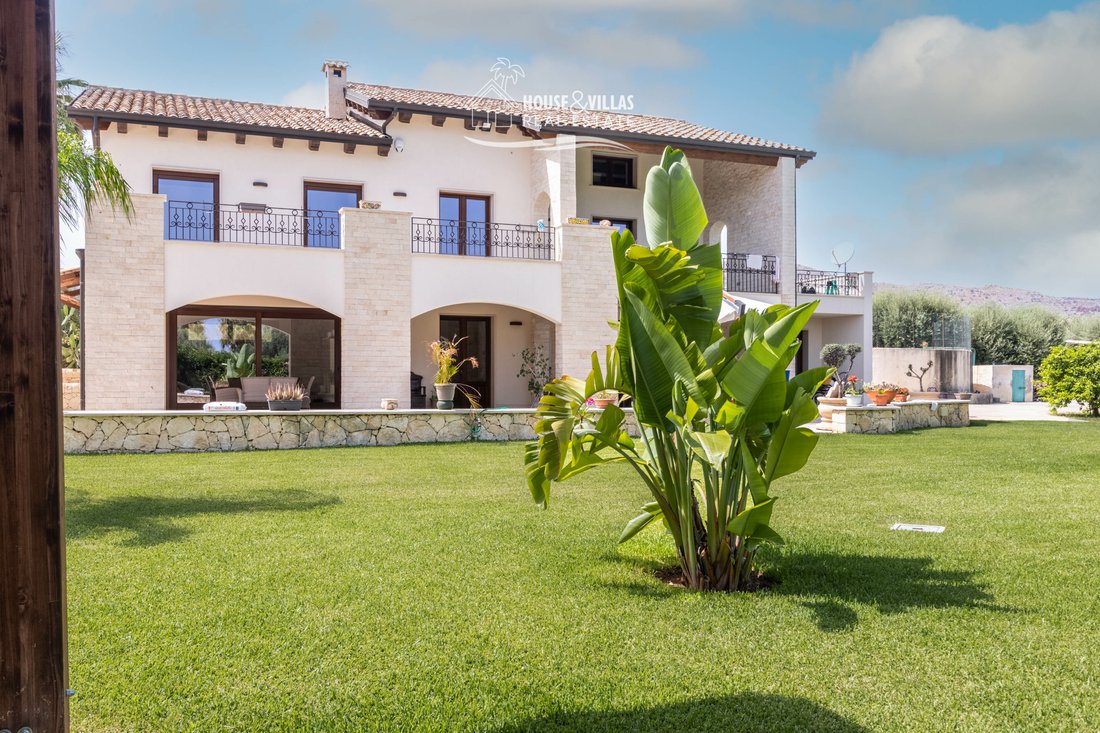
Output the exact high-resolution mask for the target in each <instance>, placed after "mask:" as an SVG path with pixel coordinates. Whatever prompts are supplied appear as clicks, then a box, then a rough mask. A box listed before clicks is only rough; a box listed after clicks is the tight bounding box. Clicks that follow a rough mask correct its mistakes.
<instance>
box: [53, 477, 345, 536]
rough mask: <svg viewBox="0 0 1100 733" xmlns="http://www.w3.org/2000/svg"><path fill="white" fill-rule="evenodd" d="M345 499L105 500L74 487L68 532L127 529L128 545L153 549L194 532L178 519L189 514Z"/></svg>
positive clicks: (274, 494)
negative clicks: (89, 495)
mask: <svg viewBox="0 0 1100 733" xmlns="http://www.w3.org/2000/svg"><path fill="white" fill-rule="evenodd" d="M339 503H340V500H339V499H338V498H337V497H335V496H321V495H319V494H315V493H313V492H310V491H293V490H287V491H270V492H265V493H264V494H262V495H260V496H233V495H229V496H201V497H182V498H165V497H161V496H141V495H136V496H122V497H115V498H110V499H104V500H96V499H89V498H88V497H87V496H86V495H85V494H82V493H81V492H79V491H71V490H70V491H69V495H68V498H67V500H66V508H65V522H66V536H67V537H68V539H79V538H82V537H96V536H100V535H104V534H107V533H109V532H119V531H121V532H127V533H129V534H130V537H129V538H128V539H126V540H125V541H124V542H123V544H124V545H128V546H136V547H151V546H153V545H159V544H163V543H165V542H178V541H180V540H182V539H184V538H185V537H187V535H189V534H191V531H192V530H191V528H190V527H187V526H186V525H184V524H181V523H180V522H179V521H178V520H182V519H187V518H189V517H195V516H201V515H204V514H244V513H248V512H304V511H310V510H313V509H318V508H321V507H326V506H332V505H334V504H339Z"/></svg>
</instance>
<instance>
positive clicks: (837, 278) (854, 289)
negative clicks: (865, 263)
mask: <svg viewBox="0 0 1100 733" xmlns="http://www.w3.org/2000/svg"><path fill="white" fill-rule="evenodd" d="M795 289H796V290H797V292H799V293H802V294H809V295H840V296H846V297H853V298H861V297H863V277H862V273H859V272H830V271H828V270H804V269H800V270H799V271H798V273H797V274H796V275H795Z"/></svg>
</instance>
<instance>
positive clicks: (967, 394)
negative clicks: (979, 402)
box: [955, 392, 974, 400]
mask: <svg viewBox="0 0 1100 733" xmlns="http://www.w3.org/2000/svg"><path fill="white" fill-rule="evenodd" d="M973 396H974V393H973V392H956V393H955V399H957V400H969V399H970V398H971V397H973Z"/></svg>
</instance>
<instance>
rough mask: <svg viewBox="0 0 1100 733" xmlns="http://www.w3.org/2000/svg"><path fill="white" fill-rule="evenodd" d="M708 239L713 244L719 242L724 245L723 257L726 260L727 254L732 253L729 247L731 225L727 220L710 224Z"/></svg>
mask: <svg viewBox="0 0 1100 733" xmlns="http://www.w3.org/2000/svg"><path fill="white" fill-rule="evenodd" d="M707 241H708V242H710V243H711V244H719V245H721V247H722V259H723V260H725V258H726V255H728V254H729V253H730V249H729V227H728V226H726V224H725V222H721V221H716V222H714V223H713V224H711V225H710V232H709V234H708V236H707Z"/></svg>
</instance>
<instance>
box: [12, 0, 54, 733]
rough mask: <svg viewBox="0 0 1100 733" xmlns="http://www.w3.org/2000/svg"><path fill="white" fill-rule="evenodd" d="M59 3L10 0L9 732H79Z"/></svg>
mask: <svg viewBox="0 0 1100 733" xmlns="http://www.w3.org/2000/svg"><path fill="white" fill-rule="evenodd" d="M54 74H55V71H54V25H53V2H52V0H0V123H2V124H0V729H8V730H11V731H18V730H20V729H21V728H24V727H26V728H30V729H31V730H32V731H34V733H55V732H59V731H66V730H68V717H69V716H68V703H67V701H66V695H65V689H66V672H67V667H66V643H65V544H64V539H65V538H64V529H63V525H62V507H63V504H62V501H63V498H62V486H63V484H62V476H61V470H62V442H61V441H62V433H61V387H60V384H61V354H60V349H61V344H60V330H59V329H60V325H59V321H58V293H59V287H60V284H59V280H60V266H59V251H58V221H57V164H56V159H55V158H56V147H57V138H56V130H55V125H56V119H55V109H56V108H55V102H54V95H55V89H54V84H55V81H54Z"/></svg>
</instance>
